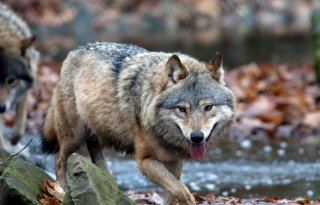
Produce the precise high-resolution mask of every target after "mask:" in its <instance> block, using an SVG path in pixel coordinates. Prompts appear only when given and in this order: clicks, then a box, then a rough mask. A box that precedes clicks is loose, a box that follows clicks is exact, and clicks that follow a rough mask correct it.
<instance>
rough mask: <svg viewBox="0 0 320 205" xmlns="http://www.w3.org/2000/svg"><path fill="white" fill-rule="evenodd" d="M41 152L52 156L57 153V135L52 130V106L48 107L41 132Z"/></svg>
mask: <svg viewBox="0 0 320 205" xmlns="http://www.w3.org/2000/svg"><path fill="white" fill-rule="evenodd" d="M41 149H42V152H44V153H46V154H53V153H56V152H58V151H59V143H58V138H57V133H56V131H55V129H54V113H53V108H52V106H50V107H49V110H48V112H47V116H46V119H45V122H44V126H43V130H42V143H41Z"/></svg>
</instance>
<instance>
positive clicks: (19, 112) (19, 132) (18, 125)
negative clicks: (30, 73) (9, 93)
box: [9, 92, 28, 145]
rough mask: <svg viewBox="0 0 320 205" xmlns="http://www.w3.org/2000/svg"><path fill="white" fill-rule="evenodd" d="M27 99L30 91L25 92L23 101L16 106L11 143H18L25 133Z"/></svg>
mask: <svg viewBox="0 0 320 205" xmlns="http://www.w3.org/2000/svg"><path fill="white" fill-rule="evenodd" d="M27 101H28V92H27V93H25V94H24V96H23V97H22V99H21V101H20V102H19V103H18V104H17V107H16V119H15V121H14V126H13V130H12V133H11V135H10V138H9V140H10V142H11V144H13V145H15V144H17V143H18V142H19V140H20V139H21V137H22V136H23V135H24V131H25V124H26V119H27Z"/></svg>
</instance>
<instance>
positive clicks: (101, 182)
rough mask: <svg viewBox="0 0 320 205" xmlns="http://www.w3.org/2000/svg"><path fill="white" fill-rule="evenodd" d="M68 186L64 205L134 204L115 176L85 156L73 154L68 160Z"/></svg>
mask: <svg viewBox="0 0 320 205" xmlns="http://www.w3.org/2000/svg"><path fill="white" fill-rule="evenodd" d="M67 170H68V176H67V178H68V187H67V191H66V195H65V198H64V200H63V204H64V205H76V204H77V205H88V204H95V205H134V204H135V203H134V202H132V201H131V200H130V199H129V198H128V197H126V196H125V195H124V194H123V193H122V192H121V190H120V189H119V187H118V185H117V184H116V182H115V180H114V179H113V177H112V176H111V175H110V174H109V173H107V172H105V171H104V170H102V169H100V168H98V167H97V166H95V165H94V164H93V163H92V162H90V161H89V160H88V159H86V158H85V157H83V156H81V155H79V154H76V153H74V154H72V155H71V156H70V157H69V158H68V162H67Z"/></svg>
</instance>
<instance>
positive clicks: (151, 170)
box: [137, 157, 196, 205]
mask: <svg viewBox="0 0 320 205" xmlns="http://www.w3.org/2000/svg"><path fill="white" fill-rule="evenodd" d="M137 161H138V166H139V168H140V170H141V172H142V173H143V174H144V175H145V176H146V177H148V178H149V179H150V180H151V181H152V182H154V183H156V184H158V185H160V186H161V187H163V188H164V189H165V191H167V192H169V193H170V194H171V196H170V195H167V197H166V199H165V205H175V204H176V202H175V199H177V201H178V202H179V204H180V205H195V204H196V203H195V199H194V197H193V196H192V194H191V193H190V191H189V190H188V188H187V187H186V186H185V185H184V184H182V183H181V182H180V180H179V179H177V177H176V176H175V175H174V174H173V173H171V172H170V171H169V170H168V169H167V167H166V166H165V164H164V163H163V162H160V161H158V160H157V159H152V158H150V157H147V158H137ZM171 163H174V162H171ZM177 163H179V162H177ZM180 163H181V162H180ZM174 198H175V199H174Z"/></svg>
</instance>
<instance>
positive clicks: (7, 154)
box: [0, 149, 10, 175]
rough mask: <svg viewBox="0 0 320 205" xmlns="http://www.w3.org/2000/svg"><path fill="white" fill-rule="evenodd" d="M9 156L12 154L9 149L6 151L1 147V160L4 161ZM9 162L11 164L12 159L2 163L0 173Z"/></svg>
mask: <svg viewBox="0 0 320 205" xmlns="http://www.w3.org/2000/svg"><path fill="white" fill-rule="evenodd" d="M9 156H10V154H9V153H8V152H7V151H5V150H4V149H0V162H4V161H5V160H6V159H7V158H8V157H9ZM9 164H10V160H9V161H7V162H6V163H3V164H0V175H1V174H2V172H3V171H4V170H5V169H6V167H7V166H8V165H9Z"/></svg>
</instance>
